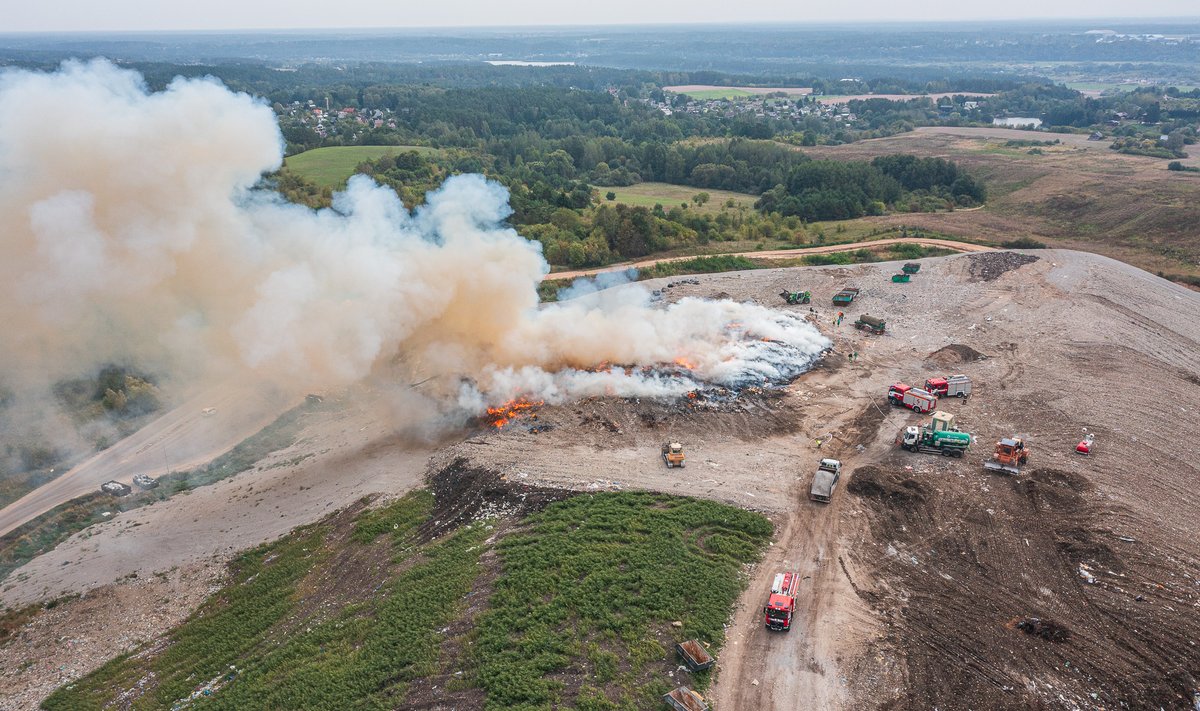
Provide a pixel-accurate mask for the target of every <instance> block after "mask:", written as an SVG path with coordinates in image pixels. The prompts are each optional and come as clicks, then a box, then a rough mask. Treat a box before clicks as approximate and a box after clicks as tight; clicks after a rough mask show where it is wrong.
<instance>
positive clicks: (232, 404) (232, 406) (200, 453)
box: [0, 385, 294, 535]
mask: <svg viewBox="0 0 1200 711" xmlns="http://www.w3.org/2000/svg"><path fill="white" fill-rule="evenodd" d="M289 404H294V403H289V402H288V401H287V400H285V399H282V398H278V397H273V396H270V395H267V394H265V393H263V392H262V391H260V390H256V389H253V388H242V387H238V386H236V385H227V386H224V387H220V388H216V389H215V390H212V391H208V392H205V393H203V394H202V395H198V396H196V397H193V398H191V399H190V400H188V401H187V402H185V403H183V404H182V405H180V406H178V407H176V408H174V409H172V410H171V411H170V412H167V413H166V414H165V415H163V416H162V417H159V418H158V419H156V420H154V421H153V422H151V423H149V424H148V425H146V426H145V427H143V428H142V429H140V430H138V431H137V432H135V433H133V434H132V435H130V436H129V437H126V438H125V439H123V440H121V441H119V442H117V443H116V444H114V445H113V446H111V447H109V448H108V449H106V450H104V451H102V452H99V453H98V454H96V455H95V456H93V457H91V458H90V459H88V460H86V461H84V462H82V463H80V464H78V465H76V466H75V467H73V468H72V469H71V470H70V471H68V472H67V473H65V474H63V475H62V476H60V477H58V478H57V479H54V480H53V481H50V482H47V483H46V484H44V485H42V486H40V487H38V488H37V489H34V490H33V491H31V492H29V493H28V494H26V495H25V496H23V497H21V498H20V499H18V500H16V501H14V502H13V503H11V504H9V505H8V506H6V507H4V509H3V510H0V535H4V534H5V533H8V532H9V531H11V530H13V529H14V528H16V527H17V526H20V525H21V524H23V523H25V522H27V521H30V520H32V519H34V518H37V517H38V516H40V515H42V514H44V513H46V512H47V511H49V510H50V509H53V508H54V507H55V506H58V505H60V504H64V503H66V502H67V501H70V500H71V499H73V498H75V497H77V496H82V495H84V494H90V493H93V492H95V491H98V490H99V487H100V485H101V484H103V483H104V482H106V481H109V480H116V481H120V482H124V483H126V484H128V483H130V482H131V481H132V480H133V477H134V476H135V475H137V474H148V475H150V476H159V475H161V474H165V473H166V472H168V471H183V470H187V469H191V468H193V467H196V466H199V465H201V464H205V463H207V462H209V461H211V460H213V459H215V458H216V457H218V456H220V455H221V454H224V453H225V452H227V451H229V450H230V449H232V448H233V447H234V445H236V444H237V443H238V442H241V441H242V440H244V439H246V438H247V437H249V436H250V435H252V434H254V433H255V432H258V431H259V430H261V429H262V428H263V427H266V426H267V425H269V424H270V423H271V422H272V421H273V420H275V418H276V417H278V416H279V415H280V414H281V413H282V412H283V411H284V410H286V409H287V407H288V406H289ZM210 408H211V409H210ZM206 410H207V411H208V412H209V413H210V414H205V411H206Z"/></svg>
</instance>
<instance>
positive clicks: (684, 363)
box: [675, 356, 696, 370]
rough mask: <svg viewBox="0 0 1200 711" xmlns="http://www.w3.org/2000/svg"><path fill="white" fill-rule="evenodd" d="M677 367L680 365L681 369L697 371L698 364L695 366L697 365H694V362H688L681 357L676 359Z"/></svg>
mask: <svg viewBox="0 0 1200 711" xmlns="http://www.w3.org/2000/svg"><path fill="white" fill-rule="evenodd" d="M675 365H678V366H680V367H681V368H687V369H688V370H695V369H696V364H695V363H693V362H692V361H690V360H688V359H687V358H684V357H682V356H680V357H679V358H676V359H675Z"/></svg>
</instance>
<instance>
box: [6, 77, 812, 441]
mask: <svg viewBox="0 0 1200 711" xmlns="http://www.w3.org/2000/svg"><path fill="white" fill-rule="evenodd" d="M79 106H89V107H91V110H89V111H87V112H80V111H78V107H79ZM47 115H53V116H59V117H62V118H61V120H60V121H58V122H57V123H56V125H55V126H53V127H51V126H47V125H46V124H45V122H44V121H42V120H41V118H40V117H42V116H47ZM0 126H2V127H3V128H4V130H3V131H0V209H2V210H3V213H4V214H5V215H6V216H7V218H8V220H7V223H6V227H5V230H4V232H3V233H2V234H0V321H3V323H4V324H5V335H4V337H3V339H2V340H0V360H2V361H3V362H4V363H5V364H6V370H7V375H8V377H9V378H11V379H12V380H13V381H14V382H15V383H17V384H19V385H20V386H21V387H22V388H26V389H29V388H34V387H37V386H41V387H43V388H45V389H47V390H48V388H49V385H50V384H51V383H53V382H55V381H56V380H58V379H61V378H64V377H70V376H72V375H75V374H77V373H80V372H84V371H85V370H87V369H91V368H94V367H95V366H97V365H98V364H101V363H107V362H137V363H141V364H144V366H145V367H146V368H149V369H152V370H154V371H155V372H159V373H163V374H166V375H168V376H173V379H174V381H175V382H178V383H183V384H204V383H214V382H222V381H226V380H229V379H232V378H235V377H241V376H249V377H250V378H252V379H254V380H256V381H258V382H261V383H264V384H269V385H271V386H273V387H275V388H281V389H283V390H285V391H288V392H292V393H295V394H298V395H302V394H303V393H306V392H311V391H317V390H328V389H331V388H338V387H344V386H346V385H349V384H351V383H354V382H357V381H360V380H362V379H364V378H377V379H380V380H381V381H383V382H388V383H418V384H420V387H419V388H418V387H416V386H412V387H408V386H405V388H404V389H403V399H404V402H403V405H402V406H401V405H398V406H397V407H396V410H397V411H402V412H404V413H407V416H410V417H412V418H424V419H430V418H434V419H436V418H462V417H464V416H466V417H475V416H479V415H483V414H484V413H488V415H487V416H488V417H492V413H491V412H490V411H489V409H488V408H496V409H497V410H498V411H499V412H498V413H497V414H499V415H501V416H499V417H497V418H496V419H495V422H496V423H500V422H501V421H504V422H508V421H511V419H512V418H513V417H514V416H515V417H520V416H522V415H521V413H522V412H526V411H528V410H529V409H531V408H524V407H518V406H517V405H514V404H513V403H512V402H510V401H512V400H513V399H514V395H520V396H521V397H524V398H525V400H518V401H517V403H526V402H527V403H534V402H537V401H545V402H548V403H555V402H563V401H568V400H571V399H577V398H581V397H590V396H617V397H652V398H684V397H686V396H687V394H688V393H690V392H696V391H697V390H702V389H703V388H705V387H711V386H719V387H724V388H743V387H748V386H761V385H763V384H769V383H778V382H784V381H786V380H789V379H791V378H794V377H795V376H796V375H798V374H799V373H801V372H803V371H804V370H805V369H807V368H808V367H810V365H811V364H812V362H813V361H814V360H815V359H816V358H818V357H819V355H820V354H821V352H822V351H823V350H824V349H825V348H827V347H828V346H829V342H828V341H827V340H826V339H825V338H824V337H823V336H821V335H820V334H819V333H818V332H817V331H816V329H814V328H813V327H812V326H811V325H809V324H807V323H805V322H804V321H803V320H802V319H800V318H797V317H794V316H791V315H789V314H785V313H781V312H777V311H772V310H770V309H767V308H764V307H761V306H757V305H754V304H741V303H735V302H732V301H728V300H706V299H695V298H684V299H681V300H679V301H676V302H674V303H671V304H668V305H665V306H663V305H662V304H661V302H660V303H658V304H655V303H654V302H653V299H652V295H651V294H650V293H649V292H647V291H646V290H645V289H643V288H641V287H639V286H637V285H636V284H626V285H624V286H618V287H616V288H609V289H604V290H593V291H591V292H590V293H587V292H588V290H586V289H582V290H580V291H579V294H580V295H579V296H578V298H571V299H568V300H565V301H562V302H559V303H555V304H548V305H544V306H542V305H539V299H538V295H537V286H538V284H539V283H540V281H541V279H542V278H543V276H544V275H545V274H546V273H547V272H548V266H547V264H546V262H545V260H544V259H543V258H542V254H541V248H540V245H539V243H537V242H535V241H530V240H527V239H524V238H522V237H521V236H520V235H519V234H517V232H516V231H514V230H513V229H512V228H511V227H508V226H506V224H505V223H504V220H505V219H506V218H507V217H508V215H509V214H510V213H511V209H510V208H509V206H508V194H507V191H506V190H505V189H504V188H503V187H502V186H500V185H499V184H497V183H494V182H489V181H487V180H486V179H484V178H483V177H482V176H478V175H464V176H456V177H453V178H450V179H448V180H447V181H446V182H445V183H444V184H443V185H442V187H441V188H440V189H438V190H436V191H434V192H431V193H429V195H428V196H427V197H426V201H425V204H424V205H422V206H420V207H419V208H417V209H416V210H414V211H411V212H410V211H408V210H406V209H405V207H404V205H403V204H402V203H401V202H400V200H399V199H398V198H397V196H396V194H395V193H394V192H393V191H392V190H390V189H388V188H384V187H381V186H379V185H377V184H375V183H374V182H372V181H371V180H370V179H369V178H367V177H365V176H355V177H354V178H352V179H351V180H350V182H349V185H348V187H347V188H346V190H345V192H343V193H340V194H338V195H337V196H335V199H334V206H333V208H332V209H327V210H319V211H313V210H310V209H308V208H305V207H302V206H298V205H293V204H289V203H287V202H285V201H284V200H283V199H282V198H281V197H280V196H279V195H278V194H276V193H275V192H273V191H272V190H269V189H265V188H264V187H263V183H262V176H263V175H264V174H265V173H269V172H271V171H274V170H276V169H277V168H279V166H280V165H281V162H282V157H283V156H282V146H283V140H282V138H281V136H280V133H279V129H278V127H277V125H276V122H275V117H274V115H273V113H272V112H271V110H270V109H269V108H268V107H267V106H266V105H265V104H264V103H262V102H260V101H258V100H256V99H254V98H252V97H250V96H247V95H245V94H237V93H234V92H231V91H229V90H228V89H226V88H225V87H223V86H222V85H220V84H219V83H218V82H216V81H214V80H187V79H176V80H175V81H174V82H172V83H171V84H170V85H169V86H168V87H167V88H166V90H164V91H162V92H158V93H150V92H148V91H147V89H146V87H145V85H144V83H143V81H142V78H141V77H140V76H139V75H138V74H137V73H135V72H132V71H128V70H124V69H120V68H117V67H115V66H113V65H112V64H110V63H107V62H104V61H93V62H89V63H78V62H68V63H65V64H64V65H63V67H62V68H61V69H60V70H59V71H57V72H54V73H36V72H27V71H7V72H5V73H3V74H0ZM605 363H613V364H617V363H619V364H624V365H623V366H611V367H605V368H598V367H597V366H599V365H600V364H605ZM10 387H11V384H10ZM400 390H401V388H397V392H399V391H400ZM397 397H398V398H399V397H400V396H399V395H398V396H397ZM499 426H503V425H502V424H501V425H499Z"/></svg>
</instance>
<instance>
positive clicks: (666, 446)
mask: <svg viewBox="0 0 1200 711" xmlns="http://www.w3.org/2000/svg"><path fill="white" fill-rule="evenodd" d="M662 458H663V461H664V462H666V463H667V468H668V469H670V468H671V467H682V466H683V445H682V444H680V443H679V442H663V446H662Z"/></svg>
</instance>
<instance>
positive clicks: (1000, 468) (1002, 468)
mask: <svg viewBox="0 0 1200 711" xmlns="http://www.w3.org/2000/svg"><path fill="white" fill-rule="evenodd" d="M983 468H984V469H991V470H992V471H994V472H1004V473H1005V474H1020V473H1021V468H1020V467H1014V466H1011V465H1008V464H1001V463H1000V462H991V461H988V462H984V463H983Z"/></svg>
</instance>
